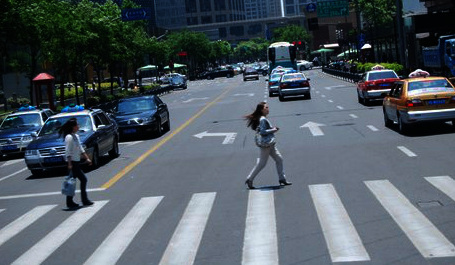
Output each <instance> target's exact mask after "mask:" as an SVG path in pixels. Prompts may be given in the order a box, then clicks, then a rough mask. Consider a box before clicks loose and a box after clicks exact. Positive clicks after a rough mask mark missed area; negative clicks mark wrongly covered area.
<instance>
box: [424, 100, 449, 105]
mask: <svg viewBox="0 0 455 265" xmlns="http://www.w3.org/2000/svg"><path fill="white" fill-rule="evenodd" d="M427 103H428V105H440V104H445V103H446V101H445V99H435V100H428V101H427Z"/></svg>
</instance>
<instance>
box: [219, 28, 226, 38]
mask: <svg viewBox="0 0 455 265" xmlns="http://www.w3.org/2000/svg"><path fill="white" fill-rule="evenodd" d="M218 33H219V34H220V38H226V37H227V30H226V28H218Z"/></svg>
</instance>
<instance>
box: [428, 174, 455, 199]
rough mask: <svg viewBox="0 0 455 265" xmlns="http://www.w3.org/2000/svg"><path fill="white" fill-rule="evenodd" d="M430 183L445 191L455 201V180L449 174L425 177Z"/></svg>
mask: <svg viewBox="0 0 455 265" xmlns="http://www.w3.org/2000/svg"><path fill="white" fill-rule="evenodd" d="M425 179H426V180H427V181H428V182H430V183H431V185H433V186H435V187H436V188H437V189H439V190H440V191H442V192H443V193H445V195H447V196H448V197H450V198H451V199H452V200H453V201H455V180H453V179H452V178H451V177H449V176H438V177H426V178H425Z"/></svg>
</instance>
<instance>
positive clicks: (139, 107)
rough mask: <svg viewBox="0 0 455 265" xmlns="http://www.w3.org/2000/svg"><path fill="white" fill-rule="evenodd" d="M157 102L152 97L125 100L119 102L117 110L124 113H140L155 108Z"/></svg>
mask: <svg viewBox="0 0 455 265" xmlns="http://www.w3.org/2000/svg"><path fill="white" fill-rule="evenodd" d="M155 109H156V104H155V101H153V100H152V99H136V100H125V101H122V102H120V103H119V104H118V106H117V112H118V113H122V114H128V113H138V112H139V113H140V112H142V111H150V110H155Z"/></svg>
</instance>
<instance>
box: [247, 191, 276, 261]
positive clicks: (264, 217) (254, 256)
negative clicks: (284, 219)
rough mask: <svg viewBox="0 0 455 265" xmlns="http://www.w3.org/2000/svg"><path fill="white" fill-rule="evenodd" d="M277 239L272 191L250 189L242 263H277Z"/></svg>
mask: <svg viewBox="0 0 455 265" xmlns="http://www.w3.org/2000/svg"><path fill="white" fill-rule="evenodd" d="M277 241H278V240H277V234H276V220H275V202H274V197H273V191H259V190H252V191H250V194H249V198H248V210H247V217H246V227H245V238H244V242H243V257H242V264H243V265H277V264H279V262H278V243H277Z"/></svg>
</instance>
